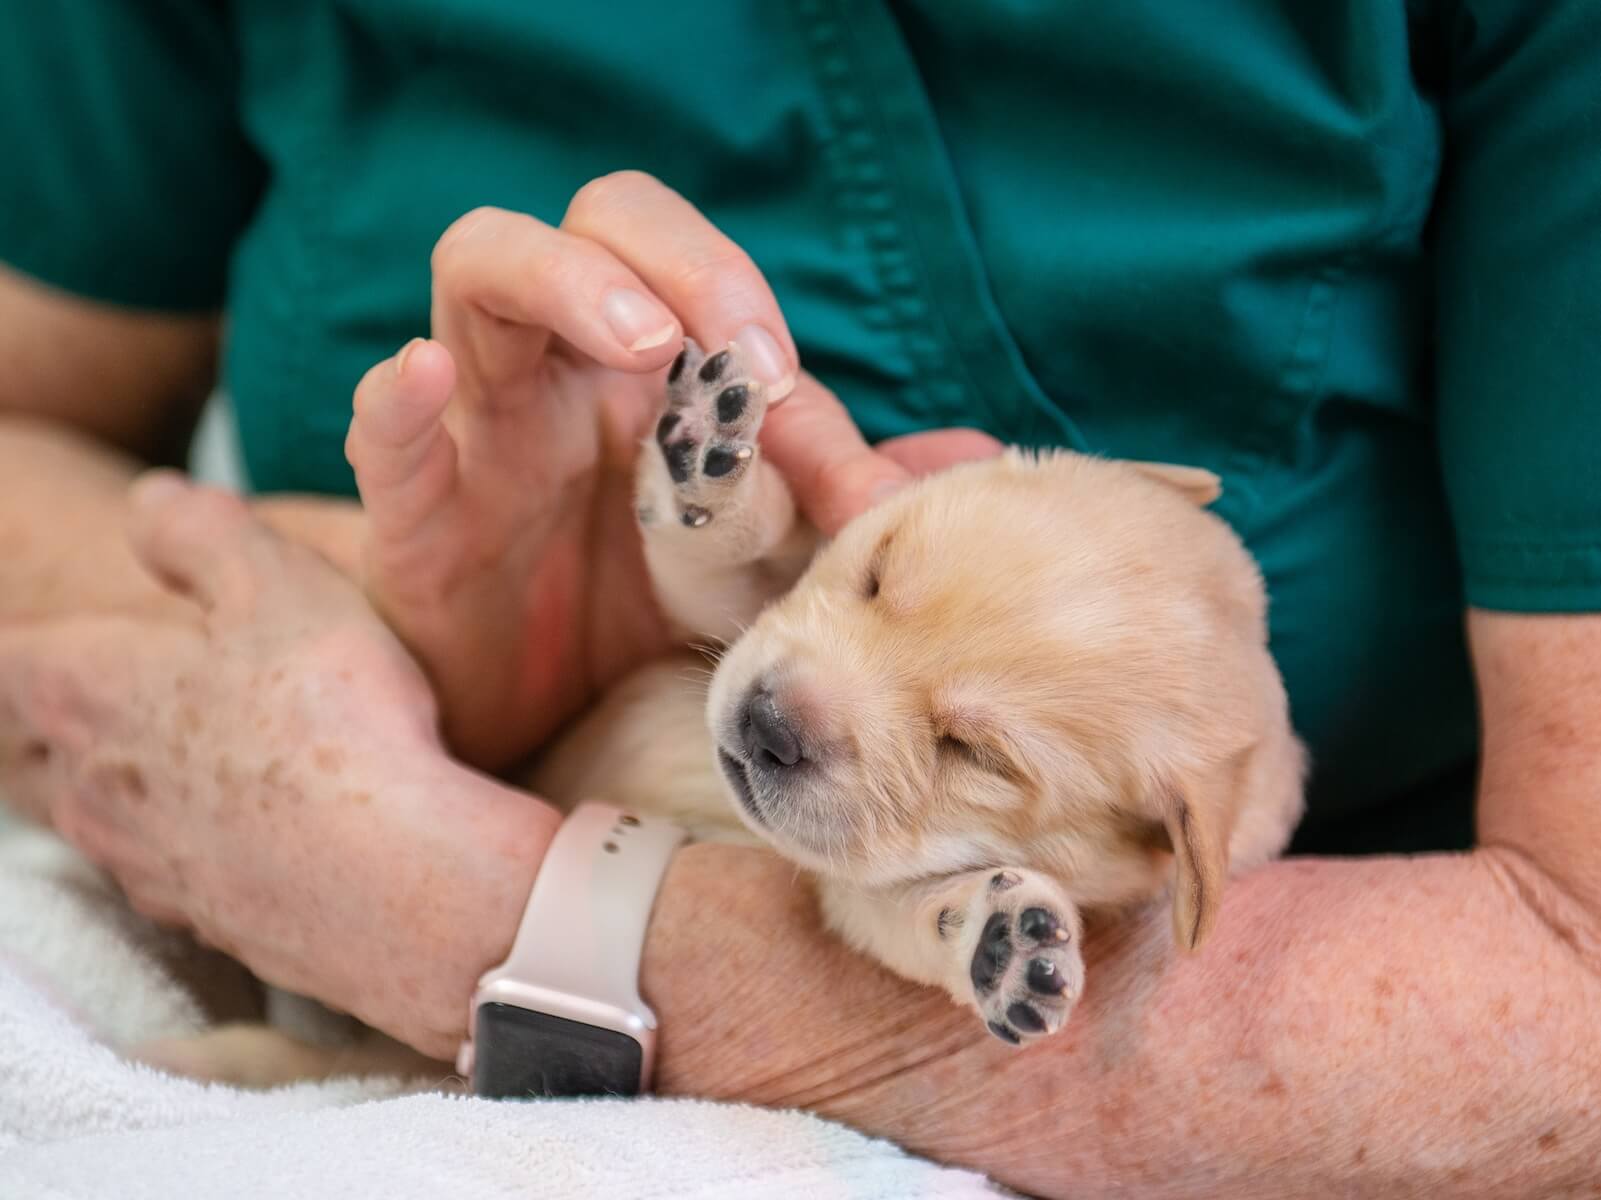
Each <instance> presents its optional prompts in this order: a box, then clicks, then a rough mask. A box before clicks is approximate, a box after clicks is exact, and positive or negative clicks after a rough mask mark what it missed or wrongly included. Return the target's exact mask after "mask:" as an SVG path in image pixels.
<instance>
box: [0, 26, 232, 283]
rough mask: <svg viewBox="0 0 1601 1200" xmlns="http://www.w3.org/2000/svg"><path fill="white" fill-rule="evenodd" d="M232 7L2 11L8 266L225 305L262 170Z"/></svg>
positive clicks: (0, 235) (2, 175)
mask: <svg viewBox="0 0 1601 1200" xmlns="http://www.w3.org/2000/svg"><path fill="white" fill-rule="evenodd" d="M236 100H237V67H236V61H235V56H234V54H233V51H232V48H231V39H230V37H229V32H228V25H227V17H226V14H225V11H224V5H223V4H222V3H220V0H219V2H208V0H137V2H130V0H51V2H50V3H45V4H26V3H12V4H6V5H5V6H4V7H3V9H0V163H3V164H4V165H3V167H0V261H4V262H6V263H8V264H9V265H11V266H12V267H14V268H15V269H17V270H19V271H22V272H24V273H25V274H28V275H32V276H34V277H35V278H37V279H40V280H42V281H44V282H46V283H49V284H52V285H54V286H56V287H59V288H63V289H65V290H68V291H71V292H75V293H78V294H81V295H84V296H88V297H91V298H93V299H98V300H104V301H107V302H110V303H116V304H125V305H130V306H134V307H139V308H150V309H163V310H171V311H199V310H205V309H212V308H216V307H218V306H219V304H220V303H221V301H222V297H223V292H224V287H225V284H226V279H227V269H228V256H229V252H230V248H231V247H232V245H233V243H234V241H235V239H236V238H237V237H238V234H239V232H240V230H241V228H242V227H243V225H244V223H245V222H246V221H247V220H248V218H249V215H250V212H251V210H252V208H253V206H254V204H255V201H256V198H257V196H258V194H259V192H260V189H261V183H262V177H263V171H262V166H261V162H260V160H259V158H258V157H257V156H256V155H255V154H254V153H253V152H252V151H251V149H250V147H249V145H248V143H247V141H246V139H245V137H244V135H243V132H242V131H241V128H240V124H239V120H238V116H237V108H236Z"/></svg>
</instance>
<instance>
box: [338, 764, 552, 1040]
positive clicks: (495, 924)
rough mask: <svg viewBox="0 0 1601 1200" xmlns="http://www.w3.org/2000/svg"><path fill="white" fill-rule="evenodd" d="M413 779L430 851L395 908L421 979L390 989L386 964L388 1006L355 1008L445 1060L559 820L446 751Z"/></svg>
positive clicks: (505, 942) (506, 948)
mask: <svg viewBox="0 0 1601 1200" xmlns="http://www.w3.org/2000/svg"><path fill="white" fill-rule="evenodd" d="M409 786H414V787H416V788H418V789H420V791H421V793H422V794H421V795H420V796H419V801H420V803H419V805H418V806H417V807H415V808H413V809H412V811H415V812H419V813H424V814H427V820H428V824H429V827H430V828H429V831H427V832H426V833H425V836H424V841H425V844H426V854H425V855H419V856H417V859H416V861H417V863H418V867H417V870H416V871H415V872H414V873H413V876H412V878H411V879H409V880H403V881H401V887H402V888H403V889H404V890H403V891H402V893H401V894H400V895H399V896H397V897H396V904H395V905H394V907H393V910H392V911H394V912H396V913H397V914H399V915H398V917H397V920H399V921H401V922H404V931H403V932H404V933H405V941H406V944H405V945H404V946H403V947H402V953H403V954H404V956H405V958H406V959H407V961H408V966H407V967H406V968H405V973H406V975H407V976H408V977H409V980H410V981H411V982H412V984H413V985H414V986H413V988H412V989H405V988H393V987H386V984H388V983H392V982H393V980H392V978H390V979H386V978H385V977H384V974H383V973H382V972H383V969H382V968H380V974H379V976H378V977H377V978H376V979H375V983H376V985H377V986H378V987H379V988H380V989H383V990H384V992H385V1005H384V1007H383V1008H382V1009H377V1008H374V1009H372V1010H370V1011H368V1012H359V1013H358V1015H361V1016H363V1018H364V1019H365V1020H367V1021H368V1023H369V1024H373V1025H376V1026H377V1027H379V1028H380V1029H383V1030H384V1031H385V1032H386V1033H389V1034H391V1035H392V1036H394V1037H396V1038H398V1039H399V1040H400V1041H403V1042H405V1043H406V1044H408V1045H410V1046H411V1047H413V1048H414V1049H416V1050H418V1051H419V1052H421V1053H423V1054H426V1055H429V1056H430V1057H433V1058H438V1059H446V1060H448V1059H453V1058H454V1057H455V1055H456V1051H457V1049H458V1047H459V1046H460V1044H461V1042H462V1039H463V1038H464V1037H465V1036H466V1033H467V1021H468V1009H469V1005H470V1004H471V1001H472V996H473V992H474V990H475V988H476V987H477V983H478V979H479V977H480V976H482V975H483V973H484V972H485V971H487V970H489V969H490V968H491V967H493V966H494V965H495V964H497V963H499V962H501V961H503V960H504V959H505V957H506V956H507V954H508V953H509V952H510V950H511V945H512V942H513V940H514V939H515V938H516V935H517V927H518V924H519V923H520V921H521V919H522V915H523V910H524V908H525V907H526V905H527V903H528V896H529V893H530V892H531V891H532V889H533V885H534V879H535V877H536V876H537V875H538V873H539V868H540V865H541V864H542V863H543V861H544V858H545V852H546V850H547V849H548V848H549V846H550V841H551V839H552V838H553V837H554V836H555V834H556V830H557V829H558V828H559V827H560V825H561V820H562V818H561V814H560V813H559V812H557V811H556V810H555V809H554V808H552V807H551V806H550V805H548V804H546V803H544V802H543V801H541V800H539V799H538V798H537V797H535V796H531V795H529V794H528V793H527V792H522V791H518V790H516V789H514V788H511V787H508V786H506V785H505V784H502V783H500V782H498V781H496V780H494V779H491V778H489V777H487V776H484V775H480V774H478V773H477V772H475V771H472V770H469V769H468V768H466V767H462V766H460V765H459V764H457V763H454V762H451V761H450V760H447V759H443V758H441V759H440V760H439V762H437V763H434V764H432V766H431V769H429V770H427V771H426V772H424V773H421V774H420V775H419V776H417V777H415V782H414V783H413V784H411V785H409ZM412 832H414V831H408V830H402V831H401V835H402V836H408V835H409V834H410V833H412ZM415 832H424V831H421V830H419V831H415ZM389 972H390V975H391V976H392V974H393V968H392V967H391V968H389ZM408 992H409V994H408Z"/></svg>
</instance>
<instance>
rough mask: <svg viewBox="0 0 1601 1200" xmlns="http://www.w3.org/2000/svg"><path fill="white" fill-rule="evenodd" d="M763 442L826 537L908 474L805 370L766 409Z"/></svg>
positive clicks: (906, 480)
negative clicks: (784, 396)
mask: <svg viewBox="0 0 1601 1200" xmlns="http://www.w3.org/2000/svg"><path fill="white" fill-rule="evenodd" d="M761 442H762V451H763V453H765V454H766V455H767V459H768V461H769V462H771V463H772V464H773V465H774V466H775V467H777V468H778V471H779V473H780V474H781V475H783V476H784V478H785V480H786V481H787V482H788V483H789V486H790V490H791V491H793V492H794V493H795V502H796V504H798V505H799V506H800V510H801V512H803V513H805V514H806V518H807V520H809V521H811V523H812V524H813V525H815V526H817V528H818V529H820V530H822V531H823V532H824V533H825V534H827V535H829V536H830V537H832V536H833V535H834V534H836V533H838V532H839V530H840V529H841V528H842V527H843V526H844V525H845V523H846V522H847V521H849V520H850V519H851V518H852V517H854V516H856V514H857V513H859V512H862V511H863V510H864V509H867V508H870V507H871V506H872V505H874V504H876V503H878V501H880V500H882V499H883V498H884V497H885V496H887V495H889V494H890V493H891V492H894V491H897V490H898V489H900V488H902V487H904V486H906V484H907V483H909V482H910V481H911V478H912V476H911V473H910V472H908V471H907V470H906V469H905V468H904V467H902V466H901V465H900V464H899V463H897V462H895V461H894V460H892V459H890V458H888V457H886V456H885V455H883V454H880V453H878V452H877V451H876V450H874V449H873V448H872V447H871V446H869V445H868V444H867V440H866V439H865V438H863V437H862V431H861V430H860V429H858V428H856V422H855V421H853V420H852V419H851V415H850V413H849V412H847V411H846V409H845V406H844V405H843V404H841V403H840V402H839V399H838V397H836V396H835V395H834V393H833V392H831V391H829V390H828V389H827V388H825V387H824V386H823V385H822V384H820V383H818V382H817V380H815V379H813V378H812V377H811V376H810V375H808V374H806V373H805V372H802V373H801V374H800V376H799V378H798V379H797V380H796V383H795V391H794V392H793V393H792V394H791V395H790V397H789V399H788V400H787V401H786V402H785V403H784V404H783V405H781V406H780V407H778V408H770V409H768V410H767V419H766V421H765V423H764V424H763V425H762V432H761Z"/></svg>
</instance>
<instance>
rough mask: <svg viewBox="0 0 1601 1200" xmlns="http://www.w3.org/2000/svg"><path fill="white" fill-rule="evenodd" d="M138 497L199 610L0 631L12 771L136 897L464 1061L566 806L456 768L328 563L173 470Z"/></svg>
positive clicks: (400, 653)
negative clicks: (475, 1005) (477, 987)
mask: <svg viewBox="0 0 1601 1200" xmlns="http://www.w3.org/2000/svg"><path fill="white" fill-rule="evenodd" d="M133 513H134V515H133V523H132V529H131V533H132V536H133V542H134V545H135V549H136V551H137V553H138V554H139V556H140V557H141V559H142V560H143V561H144V562H145V563H146V565H147V566H149V567H150V568H151V569H152V570H153V571H154V572H155V573H156V574H157V575H158V576H159V577H160V578H162V579H163V580H165V581H166V582H167V583H168V584H169V585H171V586H172V587H173V588H175V589H176V590H178V591H181V592H183V593H185V594H187V595H188V596H189V597H191V598H192V600H193V601H194V602H195V604H194V606H193V614H192V619H189V620H171V621H163V622H158V621H153V620H133V619H128V618H123V617H116V618H103V617H84V618H71V619H64V620H61V621H53V622H48V623H41V624H38V625H29V626H27V627H21V628H18V627H13V628H11V629H7V630H3V631H0V710H4V711H5V715H6V719H4V720H0V732H4V733H10V734H19V735H20V739H21V743H20V745H18V746H13V747H11V748H9V751H10V752H4V751H6V749H7V748H4V747H0V763H3V762H11V763H18V764H20V768H19V770H18V772H17V778H16V779H15V780H13V779H12V778H10V777H9V775H8V780H7V782H8V786H19V787H23V788H26V789H29V790H31V791H32V792H34V793H35V794H36V797H37V804H36V805H35V808H36V809H38V810H43V811H46V812H47V813H48V815H49V817H50V819H51V821H52V823H53V824H54V825H55V827H56V828H57V830H58V831H59V832H60V833H61V834H62V835H63V836H64V837H66V838H67V839H68V840H69V841H71V842H73V843H74V844H75V845H76V846H77V847H78V848H79V849H80V850H81V851H83V852H84V853H85V854H86V855H87V856H88V857H89V858H90V859H91V860H93V861H94V862H96V863H98V864H99V865H101V866H103V867H104V868H105V869H106V870H107V871H108V872H109V873H110V874H111V875H112V876H113V877H114V878H115V879H116V880H117V881H118V883H120V884H121V885H122V887H123V888H124V890H125V891H126V892H127V894H128V896H129V898H130V900H131V902H132V903H133V904H134V906H135V907H136V908H138V909H139V910H141V911H142V912H144V913H145V914H147V915H149V916H151V917H154V918H156V919H159V920H162V921H165V922H169V923H175V924H179V925H183V926H186V927H189V928H191V929H193V930H194V931H195V932H196V933H197V934H198V935H199V936H200V937H201V938H202V939H203V940H205V941H206V942H208V943H210V944H212V945H214V946H216V947H217V948H219V949H222V950H224V951H226V952H227V953H229V954H230V955H233V956H235V957H237V958H239V959H241V960H242V961H243V962H244V963H245V964H246V965H247V966H249V967H250V968H251V969H252V970H253V971H254V972H255V973H256V974H257V975H259V976H260V977H261V978H263V979H265V980H267V981H268V982H271V983H274V984H278V985H281V986H283V987H286V988H290V989H292V990H296V991H301V992H305V993H307V994H310V995H313V996H315V997H316V998H318V999H320V1000H323V1001H324V1002H326V1003H329V1004H332V1005H334V1006H336V1007H338V1008H341V1009H344V1010H346V1011H350V1012H352V1013H354V1014H355V1015H357V1016H358V1017H360V1018H362V1019H363V1020H365V1021H367V1022H369V1023H370V1024H374V1025H376V1026H378V1027H380V1028H382V1029H384V1030H385V1031H386V1032H389V1033H392V1034H394V1035H395V1036H397V1037H400V1038H401V1039H402V1040H404V1041H407V1042H409V1043H411V1044H412V1045H415V1046H417V1047H418V1048H419V1049H422V1050H424V1051H425V1052H429V1053H436V1054H440V1055H442V1056H444V1055H448V1054H449V1053H450V1052H452V1051H453V1049H454V1045H455V1042H456V1041H457V1040H459V1037H460V1032H461V1025H462V1021H463V1019H464V1017H465V1013H466V1005H467V1001H468V997H469V995H470V991H471V987H472V984H473V981H474V980H475V979H476V978H477V975H478V974H479V973H480V972H481V971H483V970H484V969H485V968H487V967H488V966H490V965H492V964H493V963H494V962H496V961H499V958H500V957H501V956H503V955H504V953H505V952H506V950H507V948H508V947H509V945H510V941H511V937H512V935H513V933H514V932H515V929H516V924H517V918H518V914H519V913H520V912H521V908H522V905H523V903H524V901H525V900H526V898H527V895H528V890H529V887H530V886H531V881H532V878H533V875H534V873H535V871H536V870H537V866H538V863H539V861H540V859H541V858H542V857H543V853H544V848H545V845H546V844H547V843H548V840H549V837H550V835H551V834H552V833H553V832H554V829H555V827H556V825H557V823H558V821H559V818H558V816H557V815H556V814H555V812H554V811H553V810H552V809H550V808H549V807H548V806H546V805H544V804H541V803H540V802H538V801H537V800H535V799H533V798H531V797H529V796H527V795H526V794H524V793H520V792H515V791H513V790H511V789H509V788H505V787H503V786H502V785H500V784H498V783H496V782H494V781H492V780H489V779H485V778H483V777H481V776H478V775H476V774H474V773H472V772H469V771H467V770H465V769H463V768H461V767H459V766H457V765H455V764H453V763H451V762H450V761H449V760H448V759H447V757H446V756H445V754H444V752H443V750H442V747H441V745H440V742H439V738H438V734H437V730H436V721H435V708H434V702H433V699H432V696H431V694H430V692H429V689H428V686H427V683H426V681H425V679H424V678H423V676H422V674H421V672H420V671H419V670H418V669H417V668H416V666H415V665H414V664H413V662H412V661H411V659H410V658H409V656H408V655H407V654H406V652H405V650H404V649H403V648H402V647H401V645H400V643H399V642H398V641H397V640H396V639H395V638H394V637H393V635H392V634H390V632H389V631H388V630H387V628H386V627H385V626H384V625H383V623H382V622H381V621H380V620H379V619H378V617H377V616H376V615H375V614H374V613H373V612H372V610H371V608H370V606H369V605H368V604H367V602H366V601H365V599H364V598H363V597H362V595H361V593H360V591H359V590H358V589H357V588H356V587H355V586H354V585H353V584H352V583H350V582H349V581H348V580H347V579H345V578H344V577H342V576H341V575H340V574H339V573H338V572H337V571H335V570H334V569H333V568H332V567H331V566H330V565H329V564H328V563H326V562H325V561H323V560H322V559H321V558H320V557H319V556H318V555H316V554H314V553H312V552H311V551H308V550H305V549H303V548H301V547H299V546H296V545H293V544H291V543H289V542H287V541H285V540H283V539H281V538H279V537H278V536H276V535H274V534H272V533H270V532H268V530H267V529H266V528H265V526H263V525H262V524H260V523H259V522H258V521H256V520H255V519H254V518H252V516H251V515H250V513H249V511H248V510H247V509H246V507H245V506H244V505H243V504H242V503H241V502H240V501H239V500H238V499H237V498H235V497H232V496H229V495H227V494H224V493H221V492H217V491H212V490H208V489H198V488H193V487H190V486H188V485H187V484H184V483H183V482H181V481H179V480H178V479H177V478H176V477H173V476H164V475H158V476H154V477H150V478H147V479H146V480H145V481H144V482H143V483H141V484H139V485H136V489H135V496H134V508H133Z"/></svg>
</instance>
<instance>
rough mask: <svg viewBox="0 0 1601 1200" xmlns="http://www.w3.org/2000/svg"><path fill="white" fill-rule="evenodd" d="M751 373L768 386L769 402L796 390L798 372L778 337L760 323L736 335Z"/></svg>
mask: <svg viewBox="0 0 1601 1200" xmlns="http://www.w3.org/2000/svg"><path fill="white" fill-rule="evenodd" d="M734 345H736V346H738V347H739V350H740V353H741V354H743V355H744V356H745V362H746V363H747V364H748V365H749V366H750V370H751V374H752V375H753V376H755V378H756V380H757V382H758V383H760V384H761V385H762V387H764V388H766V389H767V403H768V404H777V403H778V402H779V401H781V400H783V399H784V397H785V396H787V395H789V394H790V392H792V391H794V390H795V372H793V371H791V370H790V369H789V360H788V359H787V358H785V357H784V352H783V351H782V350H781V349H779V346H778V340H777V339H776V338H774V337H773V335H772V334H770V333H768V332H767V330H765V329H763V328H762V327H761V326H760V325H747V326H745V328H743V329H741V330H740V331H739V332H738V333H736V334H735V335H734Z"/></svg>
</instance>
